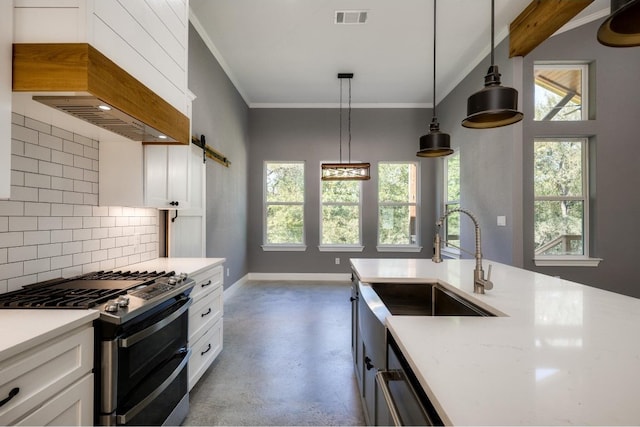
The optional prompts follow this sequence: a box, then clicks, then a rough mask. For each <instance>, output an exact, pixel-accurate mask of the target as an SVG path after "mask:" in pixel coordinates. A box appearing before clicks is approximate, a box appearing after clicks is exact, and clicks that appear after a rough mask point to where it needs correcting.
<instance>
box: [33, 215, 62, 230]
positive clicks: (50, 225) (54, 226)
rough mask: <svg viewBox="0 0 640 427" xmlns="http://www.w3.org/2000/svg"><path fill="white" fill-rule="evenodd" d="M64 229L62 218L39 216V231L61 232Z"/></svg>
mask: <svg viewBox="0 0 640 427" xmlns="http://www.w3.org/2000/svg"><path fill="white" fill-rule="evenodd" d="M61 228H62V217H59V216H39V217H38V230H60V229H61Z"/></svg>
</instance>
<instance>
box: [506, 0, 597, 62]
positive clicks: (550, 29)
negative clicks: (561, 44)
mask: <svg viewBox="0 0 640 427" xmlns="http://www.w3.org/2000/svg"><path fill="white" fill-rule="evenodd" d="M592 2H593V0H533V1H532V2H531V3H529V5H528V6H527V7H526V8H525V9H524V10H523V11H522V13H520V15H518V17H517V18H516V19H514V20H513V22H511V25H509V58H513V57H514V56H525V55H527V54H528V53H529V52H531V51H532V50H533V49H535V48H536V47H537V46H538V45H539V44H540V43H542V42H543V41H545V40H546V39H547V38H549V37H551V35H552V34H553V33H555V32H556V31H558V30H559V29H560V28H561V27H562V26H563V25H564V24H566V23H567V22H569V21H570V20H571V19H572V18H573V17H574V16H576V15H577V14H578V13H580V11H581V10H582V9H584V8H585V7H587V6H589V5H590V4H591V3H592Z"/></svg>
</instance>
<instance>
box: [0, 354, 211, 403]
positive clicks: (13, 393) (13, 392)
mask: <svg viewBox="0 0 640 427" xmlns="http://www.w3.org/2000/svg"><path fill="white" fill-rule="evenodd" d="M209 347H211V344H209ZM18 393H20V388H19V387H14V388H12V389H11V391H10V392H9V396H7V397H6V398H4V399H3V400H2V401H1V402H0V406H4V404H5V403H9V401H10V400H11V399H13V398H14V397H16V396H17V395H18Z"/></svg>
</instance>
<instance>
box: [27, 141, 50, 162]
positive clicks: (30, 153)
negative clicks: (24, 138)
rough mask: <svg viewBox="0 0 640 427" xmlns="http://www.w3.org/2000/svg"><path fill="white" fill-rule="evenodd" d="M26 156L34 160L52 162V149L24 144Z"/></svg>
mask: <svg viewBox="0 0 640 427" xmlns="http://www.w3.org/2000/svg"><path fill="white" fill-rule="evenodd" d="M24 156H25V157H29V158H32V159H38V160H45V161H47V162H50V161H51V149H50V148H47V147H41V146H39V145H36V144H29V143H25V144H24Z"/></svg>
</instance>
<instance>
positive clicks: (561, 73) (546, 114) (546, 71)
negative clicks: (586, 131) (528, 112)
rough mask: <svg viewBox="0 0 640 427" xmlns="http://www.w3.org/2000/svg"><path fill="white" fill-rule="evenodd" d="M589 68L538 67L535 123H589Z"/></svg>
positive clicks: (536, 68) (540, 65)
mask: <svg viewBox="0 0 640 427" xmlns="http://www.w3.org/2000/svg"><path fill="white" fill-rule="evenodd" d="M588 68H589V67H588V65H587V64H536V65H535V66H534V70H533V74H534V76H533V77H534V82H535V95H534V99H535V117H534V120H540V121H546V120H564V121H572V120H587V119H588V118H589V116H588V112H587V105H588V102H587V101H588V97H587V88H588V84H587V82H588V80H587V78H588Z"/></svg>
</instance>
